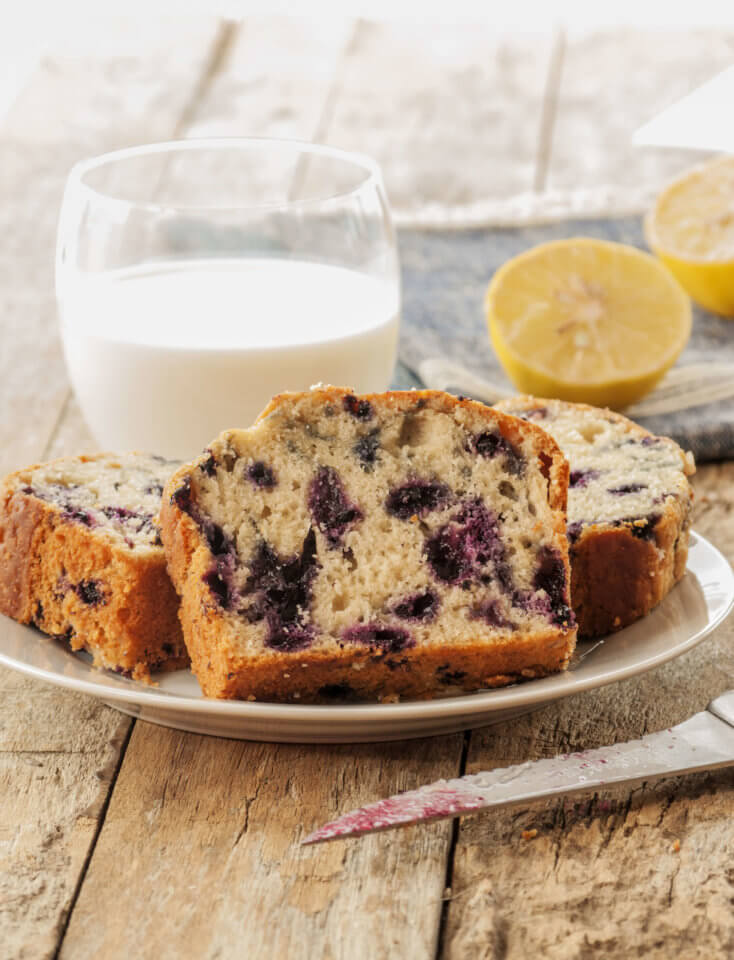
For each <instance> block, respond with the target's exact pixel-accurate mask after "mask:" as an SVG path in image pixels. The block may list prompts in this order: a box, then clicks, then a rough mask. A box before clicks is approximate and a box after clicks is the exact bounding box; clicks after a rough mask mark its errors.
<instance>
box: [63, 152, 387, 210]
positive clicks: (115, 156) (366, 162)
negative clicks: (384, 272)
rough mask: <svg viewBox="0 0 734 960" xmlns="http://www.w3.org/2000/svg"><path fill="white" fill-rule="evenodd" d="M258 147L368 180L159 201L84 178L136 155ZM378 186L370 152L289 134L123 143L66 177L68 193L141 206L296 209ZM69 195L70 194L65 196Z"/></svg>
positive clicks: (380, 181)
mask: <svg viewBox="0 0 734 960" xmlns="http://www.w3.org/2000/svg"><path fill="white" fill-rule="evenodd" d="M255 147H275V148H290V149H293V150H294V151H295V152H297V153H299V154H311V155H315V156H320V157H329V158H331V159H335V160H341V161H343V162H345V163H349V164H352V165H353V166H355V167H359V168H361V169H362V170H364V171H365V173H366V174H367V175H366V177H365V178H364V180H362V181H361V182H360V183H358V184H357V185H356V186H354V187H352V188H351V189H349V190H339V191H337V192H336V193H330V194H324V195H323V196H318V197H304V198H302V199H295V200H289V199H283V200H270V201H264V202H262V203H227V204H214V203H210V204H203V203H185V202H182V203H156V202H155V201H152V200H126V199H124V198H123V197H121V196H117V195H116V194H115V193H113V192H107V191H105V190H100V189H98V188H96V187H93V186H91V185H90V184H88V183H85V182H84V176H85V175H86V174H88V173H89V172H91V171H93V170H97V169H100V168H101V167H103V166H105V165H107V164H111V163H116V162H118V161H123V162H124V161H126V160H130V159H134V158H136V157H141V156H146V155H154V154H166V153H176V152H182V153H188V152H194V151H197V150H202V151H203V150H224V149H227V148H229V149H249V148H255ZM370 187H374V188H375V189H377V190H378V191H381V192H383V193H384V182H383V178H382V171H381V169H380V165H379V164H378V163H377V161H376V160H374V159H373V158H372V157H370V156H369V155H368V154H366V153H361V152H359V151H352V150H344V149H342V148H340V147H331V146H327V145H326V144H321V143H313V142H311V141H310V140H298V139H292V138H289V137H239V136H233V137H191V138H186V139H181V140H161V141H156V142H153V143H143V144H138V145H137V146H131V147H122V148H120V149H118V150H110V151H108V152H107V153H101V154H98V155H97V156H94V157H86V158H85V159H83V160H78V161H77V162H76V163H75V164H74V165H73V166H72V167H71V169H70V171H69V174H68V176H67V178H66V189H65V191H64V192H65V194H66V193H68V192H69V191H70V190H71V189H81V190H83V191H86V192H87V193H90V194H92V195H94V196H95V197H97V198H99V200H100V201H101V202H104V203H108V204H110V203H111V204H121V205H123V206H125V207H129V208H136V209H140V210H154V211H164V210H217V209H219V210H253V211H254V210H266V209H278V208H280V209H286V210H287V209H293V208H297V207H303V206H315V205H319V204H324V203H329V202H333V201H335V200H341V199H346V198H347V197H352V196H355V195H356V194H358V193H360V192H361V191H363V190H364V189H366V188H370ZM65 199H66V197H65Z"/></svg>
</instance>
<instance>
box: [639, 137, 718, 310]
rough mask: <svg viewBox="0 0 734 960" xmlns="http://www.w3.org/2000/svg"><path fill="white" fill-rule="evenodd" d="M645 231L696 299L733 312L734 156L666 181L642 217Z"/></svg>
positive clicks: (665, 261) (708, 308)
mask: <svg viewBox="0 0 734 960" xmlns="http://www.w3.org/2000/svg"><path fill="white" fill-rule="evenodd" d="M645 233H646V236H647V242H648V243H649V244H650V247H651V248H652V249H653V250H654V251H655V253H656V254H657V255H658V256H659V257H660V259H661V260H662V261H663V263H664V264H665V265H666V266H667V267H668V268H669V269H670V270H671V271H672V273H673V274H674V276H675V277H676V278H677V279H678V281H679V282H680V284H681V286H682V287H683V288H684V289H685V290H687V291H688V293H690V295H691V296H692V297H693V299H694V300H695V301H696V303H700V304H701V306H702V307H705V308H706V309H707V310H713V312H714V313H721V314H724V316H729V317H731V316H734V156H726V157H718V158H717V159H715V160H712V161H710V162H709V163H706V164H704V165H703V166H700V167H696V168H695V169H694V170H691V171H689V172H688V173H687V174H685V175H684V176H683V177H680V178H679V179H678V180H674V181H673V183H671V184H669V186H667V187H666V188H665V189H664V190H663V192H662V193H661V194H660V196H659V197H658V199H657V201H656V203H655V206H654V208H653V209H652V211H651V212H650V214H649V215H648V217H647V218H646V221H645Z"/></svg>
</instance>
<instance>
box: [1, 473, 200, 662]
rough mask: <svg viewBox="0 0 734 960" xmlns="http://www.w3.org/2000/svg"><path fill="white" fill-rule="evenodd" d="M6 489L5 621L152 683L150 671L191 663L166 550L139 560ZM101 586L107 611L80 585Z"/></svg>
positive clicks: (32, 498)
mask: <svg viewBox="0 0 734 960" xmlns="http://www.w3.org/2000/svg"><path fill="white" fill-rule="evenodd" d="M13 477H14V475H11V477H8V478H7V481H6V483H5V484H4V485H3V486H2V488H0V613H3V614H5V615H6V616H9V617H12V618H13V619H15V620H18V621H19V622H20V623H33V624H35V625H36V626H37V627H39V628H40V629H41V630H43V632H44V633H47V634H50V635H52V636H56V637H62V638H64V639H66V640H68V641H69V643H70V645H71V648H72V649H73V650H79V649H82V648H83V649H86V650H87V651H88V652H89V653H91V654H92V656H93V657H94V663H95V665H96V666H100V667H107V668H110V669H113V670H117V671H120V672H124V673H129V674H130V675H131V676H134V677H135V678H136V679H143V680H148V679H149V677H150V669H151V668H158V669H167V670H168V669H176V668H178V667H181V666H185V665H186V664H187V663H188V656H187V654H186V650H185V647H184V644H183V637H182V635H181V628H180V624H179V622H178V598H177V596H176V593H175V591H174V589H173V586H172V584H171V581H170V579H169V577H168V575H167V572H166V567H165V558H164V556H163V552H162V551H160V550H151V551H149V552H147V553H145V554H142V555H140V554H131V553H129V552H127V551H126V549H125V548H122V547H118V546H117V545H114V544H111V543H110V542H109V541H108V540H107V539H106V538H105V537H104V536H103V535H102V534H99V533H96V532H95V531H94V530H92V529H89V528H88V527H85V526H84V525H83V524H80V523H77V522H74V521H69V520H66V519H64V517H63V516H62V511H61V510H60V509H59V508H58V507H57V506H56V505H54V504H51V503H47V502H45V501H42V500H40V499H38V498H37V497H35V496H33V494H30V493H26V492H24V491H23V490H22V489H21V490H17V489H15V490H14V489H13ZM82 583H94V585H95V586H94V589H95V591H98V592H99V593H100V594H101V596H102V601H101V602H99V603H93V604H90V603H85V602H84V600H83V598H82V596H81V591H80V590H79V584H82Z"/></svg>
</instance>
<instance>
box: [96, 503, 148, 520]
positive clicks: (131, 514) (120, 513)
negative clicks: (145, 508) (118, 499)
mask: <svg viewBox="0 0 734 960" xmlns="http://www.w3.org/2000/svg"><path fill="white" fill-rule="evenodd" d="M102 513H103V514H104V515H105V516H106V517H107V518H108V519H109V520H119V521H120V523H125V522H126V521H127V520H133V519H135V520H138V519H140V516H141V515H140V514H139V513H136V512H135V511H134V510H128V509H127V507H102Z"/></svg>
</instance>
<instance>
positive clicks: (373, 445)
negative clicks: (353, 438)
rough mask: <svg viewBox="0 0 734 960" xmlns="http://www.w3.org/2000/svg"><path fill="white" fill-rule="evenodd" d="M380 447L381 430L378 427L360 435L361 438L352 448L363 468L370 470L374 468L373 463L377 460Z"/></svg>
mask: <svg viewBox="0 0 734 960" xmlns="http://www.w3.org/2000/svg"><path fill="white" fill-rule="evenodd" d="M379 447H380V431H379V429H378V428H377V427H376V428H375V429H374V430H370V432H369V433H366V434H365V435H364V436H362V437H360V438H359V440H357V442H356V443H355V444H354V446H353V447H352V449H353V451H354V453H355V455H356V456H357V458H358V459H359V462H360V464H361V465H362V469H363V470H367V471H369V470H371V469H372V466H373V464H374V463H375V461H376V460H377V451H378V449H379Z"/></svg>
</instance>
